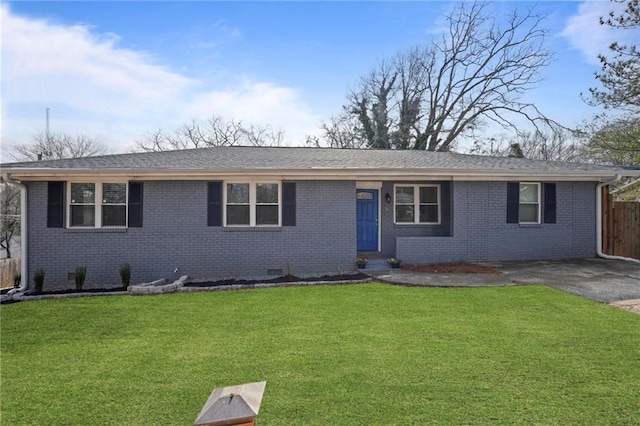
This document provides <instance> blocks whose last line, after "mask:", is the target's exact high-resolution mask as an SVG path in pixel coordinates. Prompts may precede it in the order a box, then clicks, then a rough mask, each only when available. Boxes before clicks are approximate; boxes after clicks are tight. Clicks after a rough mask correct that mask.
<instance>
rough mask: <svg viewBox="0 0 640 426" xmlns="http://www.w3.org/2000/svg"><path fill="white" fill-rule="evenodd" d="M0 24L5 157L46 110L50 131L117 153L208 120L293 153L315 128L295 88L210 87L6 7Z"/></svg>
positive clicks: (105, 38) (75, 28) (103, 40)
mask: <svg viewBox="0 0 640 426" xmlns="http://www.w3.org/2000/svg"><path fill="white" fill-rule="evenodd" d="M0 20H1V21H2V30H1V31H2V33H1V35H2V129H1V133H2V141H3V146H2V148H3V150H5V151H6V149H7V146H8V145H11V144H15V143H20V142H24V141H27V140H29V139H30V138H31V136H32V135H33V134H34V133H36V132H37V131H38V130H42V129H43V128H44V115H45V114H44V110H45V108H46V107H50V108H51V117H52V120H51V128H52V131H59V132H68V133H72V134H75V133H84V134H87V135H89V136H92V137H95V138H97V139H99V140H101V141H102V142H104V143H107V144H108V145H110V146H111V148H112V150H114V151H123V150H126V149H128V148H129V147H130V146H131V145H132V143H133V141H134V139H136V138H138V137H141V136H142V135H143V134H144V133H145V132H146V131H149V130H153V129H156V128H159V127H162V128H164V129H172V128H175V127H177V126H179V125H180V124H181V123H184V122H186V121H189V120H190V119H191V118H206V117H209V116H211V115H212V114H217V115H222V116H224V117H227V118H234V119H238V120H244V121H247V122H249V121H251V122H255V123H256V124H262V125H267V124H270V125H272V126H274V127H276V128H282V129H283V130H285V132H286V136H287V139H288V140H289V141H290V143H293V144H297V143H301V142H302V138H303V136H304V134H305V133H308V132H312V131H314V130H315V128H316V127H317V124H318V119H317V117H315V116H314V115H313V114H312V113H311V112H310V111H309V108H308V107H307V106H306V104H305V103H304V102H303V100H302V99H301V93H300V91H299V90H296V89H293V88H288V87H281V86H277V85H274V84H270V83H265V82H259V81H250V80H247V79H243V78H242V77H241V76H239V82H237V83H236V84H228V85H227V86H225V87H211V86H206V85H205V83H203V82H200V81H198V80H195V79H193V78H188V77H185V76H184V75H182V74H180V73H179V72H176V71H174V70H171V69H170V68H169V67H167V66H164V65H161V64H159V63H158V60H157V59H156V58H154V57H152V56H151V55H149V54H146V53H144V52H139V51H133V50H129V49H124V48H121V47H119V46H118V43H119V37H118V36H117V35H114V34H96V33H94V32H93V31H92V28H91V27H89V26H88V25H81V24H77V25H62V24H59V23H53V22H51V21H48V20H44V19H32V18H27V17H22V16H17V15H15V14H13V13H12V12H11V10H10V9H9V7H8V6H7V5H2V6H0ZM232 30H233V31H231V30H228V31H227V32H231V33H232V36H237V35H238V31H239V30H236V29H232Z"/></svg>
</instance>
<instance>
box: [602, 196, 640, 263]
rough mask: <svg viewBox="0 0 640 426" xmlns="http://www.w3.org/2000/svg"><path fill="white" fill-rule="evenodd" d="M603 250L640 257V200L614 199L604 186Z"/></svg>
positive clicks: (635, 257)
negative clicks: (621, 200) (622, 200)
mask: <svg viewBox="0 0 640 426" xmlns="http://www.w3.org/2000/svg"><path fill="white" fill-rule="evenodd" d="M602 251H603V252H604V253H605V254H611V255H614V256H624V257H632V258H634V259H640V202H638V201H624V202H620V201H613V200H612V197H611V195H610V194H609V190H608V188H607V187H604V188H602Z"/></svg>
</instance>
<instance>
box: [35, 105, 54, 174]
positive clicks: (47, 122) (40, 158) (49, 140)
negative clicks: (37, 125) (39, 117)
mask: <svg viewBox="0 0 640 426" xmlns="http://www.w3.org/2000/svg"><path fill="white" fill-rule="evenodd" d="M45 123H46V125H45V130H44V132H45V135H46V138H47V147H48V146H49V145H50V144H51V138H50V136H49V108H46V122H45ZM43 154H45V153H44V152H40V153H38V161H41V160H42V155H43Z"/></svg>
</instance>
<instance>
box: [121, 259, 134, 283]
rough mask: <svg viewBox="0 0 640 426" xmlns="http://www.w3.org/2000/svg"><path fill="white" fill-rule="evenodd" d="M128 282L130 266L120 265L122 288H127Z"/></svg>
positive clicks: (126, 264)
mask: <svg viewBox="0 0 640 426" xmlns="http://www.w3.org/2000/svg"><path fill="white" fill-rule="evenodd" d="M129 280H131V266H129V264H128V263H123V264H122V265H120V282H121V283H122V286H123V287H128V286H129Z"/></svg>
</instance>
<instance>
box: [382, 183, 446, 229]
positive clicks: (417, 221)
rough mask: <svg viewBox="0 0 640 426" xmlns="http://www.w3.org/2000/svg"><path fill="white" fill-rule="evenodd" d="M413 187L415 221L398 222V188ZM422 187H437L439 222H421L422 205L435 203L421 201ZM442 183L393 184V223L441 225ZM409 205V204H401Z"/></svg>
mask: <svg viewBox="0 0 640 426" xmlns="http://www.w3.org/2000/svg"><path fill="white" fill-rule="evenodd" d="M397 187H401V188H408V187H412V188H413V222H398V221H397V220H396V188H397ZM420 188H436V191H437V206H438V221H437V222H420V205H428V206H432V205H434V204H433V203H420ZM441 197H442V195H441V185H439V184H403V183H397V184H394V185H393V223H394V224H395V225H426V226H428V225H440V224H441V223H442V199H441ZM400 205H408V204H400Z"/></svg>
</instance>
